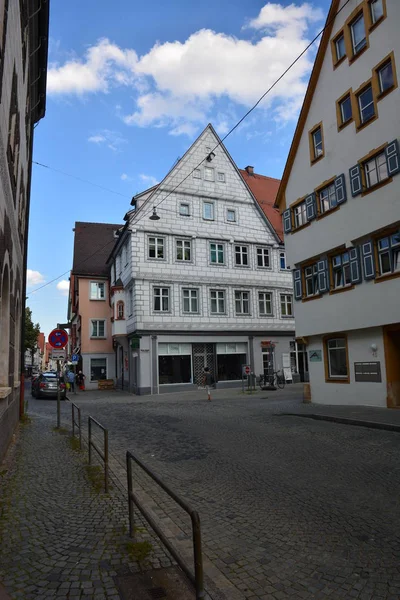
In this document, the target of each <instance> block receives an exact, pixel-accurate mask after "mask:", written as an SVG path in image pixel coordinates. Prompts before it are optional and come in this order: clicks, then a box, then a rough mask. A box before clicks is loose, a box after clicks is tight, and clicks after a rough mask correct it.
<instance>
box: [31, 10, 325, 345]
mask: <svg viewBox="0 0 400 600" xmlns="http://www.w3.org/2000/svg"><path fill="white" fill-rule="evenodd" d="M329 4H330V2H329V0H314V1H312V0H310V1H309V2H300V1H294V2H292V1H289V0H280V1H278V0H276V1H275V2H265V1H258V0H247V2H243V0H218V3H216V2H215V0H203V1H202V2H198V3H192V2H187V1H186V0H172V1H171V2H165V0H151V2H147V3H146V2H142V3H139V2H131V1H130V0H115V2H113V3H112V10H110V3H109V2H106V0H85V1H84V2H82V0H69V1H68V2H60V1H59V0H52V2H51V20H50V37H51V39H50V46H49V72H48V95H47V113H46V117H45V119H43V120H42V121H41V122H40V123H39V125H38V126H37V128H36V131H35V146H34V160H35V161H37V162H40V163H42V164H45V165H47V166H49V167H51V169H46V168H43V167H41V166H38V165H33V179H32V196H31V216H30V231H29V255H28V269H29V273H28V294H27V295H28V296H29V299H28V301H27V304H28V306H30V307H31V308H32V311H33V317H34V319H35V321H38V322H39V323H40V324H41V327H42V331H44V332H45V333H46V335H47V334H48V333H49V332H50V330H51V329H52V328H53V327H54V326H55V325H56V324H57V322H63V321H65V319H66V311H67V297H66V294H67V280H68V275H64V276H62V277H60V279H58V280H57V281H55V282H54V283H51V284H50V285H47V286H46V287H44V288H43V289H41V290H39V291H37V292H35V293H31V292H32V291H33V290H35V289H36V288H38V287H39V286H40V285H43V284H45V283H47V282H49V281H50V280H52V279H53V278H56V277H58V276H59V275H61V273H63V272H65V271H68V270H69V269H70V268H71V264H72V249H73V231H72V230H73V227H74V223H75V221H95V222H96V221H102V222H112V223H119V222H121V223H122V222H123V221H122V219H123V216H124V214H125V212H126V211H127V210H128V208H129V202H130V199H131V197H132V196H133V195H134V194H136V193H137V192H139V191H142V190H143V189H146V188H147V187H150V186H151V185H153V184H154V182H156V181H159V180H160V179H162V177H163V176H164V175H165V174H166V172H167V171H168V170H169V169H170V168H171V166H172V164H173V163H174V162H175V161H176V159H177V158H178V157H180V156H182V155H183V154H184V152H185V151H186V149H187V148H188V146H189V145H190V144H191V143H192V141H193V140H194V139H195V138H196V137H197V135H198V134H199V133H200V132H201V131H202V129H203V128H204V127H205V126H206V125H207V123H208V122H211V123H212V124H213V125H214V127H215V128H216V129H217V132H218V133H219V134H220V135H221V136H223V135H224V134H225V133H226V132H227V131H228V130H229V129H230V128H231V127H232V126H233V125H234V124H235V123H236V122H237V120H239V118H240V117H241V116H242V115H243V114H244V113H245V112H246V111H247V110H248V108H249V107H250V106H251V105H252V104H253V103H254V102H255V101H256V100H257V99H258V98H259V96H261V94H262V93H263V92H264V91H265V90H266V89H267V88H268V87H269V86H270V85H271V84H272V82H273V81H274V80H275V79H277V77H279V75H280V74H281V73H282V72H283V71H284V70H285V69H286V68H287V66H288V65H289V64H290V63H291V62H292V61H293V59H294V58H295V57H296V56H297V55H298V54H299V53H300V52H301V51H302V50H303V49H304V48H305V46H306V45H307V43H308V42H309V41H310V40H311V39H312V38H313V37H314V35H315V33H316V32H317V31H319V30H320V29H321V28H322V26H323V24H324V19H325V18H326V14H327V11H328V8H329ZM315 50H316V48H313V50H311V51H310V52H309V53H308V54H307V55H306V56H305V57H304V58H303V59H302V60H301V61H299V63H297V65H296V67H295V68H293V69H292V70H291V71H290V73H289V74H288V75H287V76H286V77H285V79H284V80H282V81H281V82H280V83H279V84H278V85H277V86H276V88H274V91H273V92H272V93H271V94H270V95H269V96H268V97H267V98H266V99H265V100H264V101H263V103H262V104H261V106H260V108H258V109H256V110H255V111H254V112H253V113H252V114H251V116H249V118H248V119H246V121H245V122H244V123H243V124H242V125H241V126H240V127H239V128H238V129H237V130H236V131H235V132H234V133H233V134H232V135H231V136H230V137H229V138H228V139H227V141H226V146H227V148H228V150H229V152H230V153H231V155H232V157H233V159H234V160H235V161H236V163H237V164H238V166H239V167H241V168H243V167H245V166H246V165H248V164H250V165H253V166H254V167H255V170H256V172H258V173H262V174H264V175H269V176H272V177H280V176H281V174H282V171H283V167H284V164H285V159H286V156H287V152H288V150H289V146H290V142H291V139H292V135H293V131H294V127H295V125H296V119H297V116H298V112H299V109H300V107H301V102H302V99H303V96H304V92H305V88H306V84H307V80H308V77H309V74H310V70H311V67H312V62H313V59H314V56H315ZM58 171H63V172H64V173H67V174H70V175H73V176H75V177H77V178H80V179H85V180H88V181H90V182H93V183H95V184H97V185H98V186H102V187H105V188H108V189H109V190H112V191H113V192H115V193H111V192H108V191H105V190H102V189H100V188H97V187H95V186H93V185H90V184H88V183H84V182H82V181H78V180H77V179H74V178H72V177H69V176H67V175H63V174H61V173H59V172H58Z"/></svg>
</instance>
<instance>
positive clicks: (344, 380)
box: [325, 377, 350, 383]
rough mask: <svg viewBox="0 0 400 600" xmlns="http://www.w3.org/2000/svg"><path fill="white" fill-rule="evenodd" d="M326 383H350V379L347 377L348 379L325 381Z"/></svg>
mask: <svg viewBox="0 0 400 600" xmlns="http://www.w3.org/2000/svg"><path fill="white" fill-rule="evenodd" d="M325 383H350V377H346V379H339V378H338V379H325Z"/></svg>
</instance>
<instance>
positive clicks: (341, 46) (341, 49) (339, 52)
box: [335, 33, 346, 61]
mask: <svg viewBox="0 0 400 600" xmlns="http://www.w3.org/2000/svg"><path fill="white" fill-rule="evenodd" d="M335 49H336V60H337V61H339V60H340V59H341V58H343V56H345V54H346V45H345V43H344V35H343V33H342V35H340V36H339V37H338V38H336V40H335Z"/></svg>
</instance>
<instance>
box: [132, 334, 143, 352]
mask: <svg viewBox="0 0 400 600" xmlns="http://www.w3.org/2000/svg"><path fill="white" fill-rule="evenodd" d="M141 339H142V336H141V335H134V336H133V337H131V348H132V350H136V349H137V348H140V340H141Z"/></svg>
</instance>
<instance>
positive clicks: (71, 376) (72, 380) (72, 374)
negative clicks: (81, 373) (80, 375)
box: [67, 371, 76, 394]
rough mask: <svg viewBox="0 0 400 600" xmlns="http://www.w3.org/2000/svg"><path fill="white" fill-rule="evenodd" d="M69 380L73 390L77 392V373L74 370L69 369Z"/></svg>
mask: <svg viewBox="0 0 400 600" xmlns="http://www.w3.org/2000/svg"><path fill="white" fill-rule="evenodd" d="M67 382H68V383H69V385H70V388H71V392H74V394H76V389H75V373H74V372H73V371H67Z"/></svg>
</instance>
